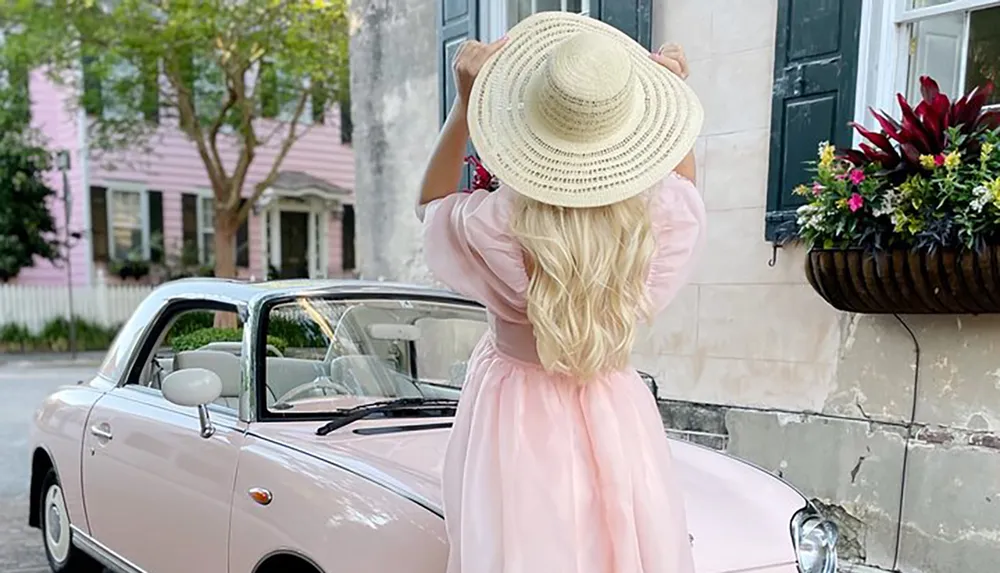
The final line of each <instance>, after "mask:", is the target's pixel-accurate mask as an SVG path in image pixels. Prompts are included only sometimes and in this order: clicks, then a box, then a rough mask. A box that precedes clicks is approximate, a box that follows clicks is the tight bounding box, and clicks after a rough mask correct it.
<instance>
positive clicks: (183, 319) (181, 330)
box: [167, 310, 215, 345]
mask: <svg viewBox="0 0 1000 573" xmlns="http://www.w3.org/2000/svg"><path fill="white" fill-rule="evenodd" d="M213 324H215V314H214V313H211V312H208V311H201V310H194V311H191V312H185V313H183V314H181V315H180V316H178V317H177V320H175V321H174V324H173V325H171V327H170V332H169V333H167V344H171V345H172V344H173V341H174V339H175V338H177V337H178V336H185V335H188V334H191V333H192V332H196V331H198V330H203V329H205V328H212V325H213Z"/></svg>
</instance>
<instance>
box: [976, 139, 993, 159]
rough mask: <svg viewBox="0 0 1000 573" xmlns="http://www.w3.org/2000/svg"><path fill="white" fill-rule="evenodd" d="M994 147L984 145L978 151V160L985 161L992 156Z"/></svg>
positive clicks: (987, 144)
mask: <svg viewBox="0 0 1000 573" xmlns="http://www.w3.org/2000/svg"><path fill="white" fill-rule="evenodd" d="M994 149H995V147H994V146H993V144H992V143H984V144H983V147H982V149H980V150H979V160H980V161H986V160H987V159H989V157H990V155H992V154H993V150H994Z"/></svg>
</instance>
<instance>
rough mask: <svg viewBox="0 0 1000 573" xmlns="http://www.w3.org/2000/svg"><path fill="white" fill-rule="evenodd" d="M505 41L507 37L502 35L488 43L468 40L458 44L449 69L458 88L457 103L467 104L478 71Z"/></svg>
mask: <svg viewBox="0 0 1000 573" xmlns="http://www.w3.org/2000/svg"><path fill="white" fill-rule="evenodd" d="M506 43H507V37H506V36H504V37H503V38H500V39H499V40H497V41H496V42H492V43H490V44H484V43H482V42H477V41H475V40H469V41H467V42H463V43H462V45H461V46H459V48H458V52H457V53H456V54H455V59H454V60H453V61H452V63H451V69H452V70H453V71H454V74H455V87H456V88H457V89H458V100H459V103H461V104H463V105H468V103H469V95H470V94H471V93H472V84H474V83H475V82H476V76H478V75H479V71H480V70H482V69H483V66H484V65H486V62H487V61H488V60H489V59H490V56H492V55H493V54H495V53H496V52H497V50H499V49H500V48H502V47H503V45H504V44H506Z"/></svg>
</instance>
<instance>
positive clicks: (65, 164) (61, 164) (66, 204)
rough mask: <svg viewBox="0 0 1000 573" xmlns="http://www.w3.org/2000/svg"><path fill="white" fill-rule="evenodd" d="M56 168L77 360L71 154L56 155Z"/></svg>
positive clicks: (72, 349)
mask: <svg viewBox="0 0 1000 573" xmlns="http://www.w3.org/2000/svg"><path fill="white" fill-rule="evenodd" d="M56 168H57V169H58V170H59V171H60V172H61V173H62V184H63V212H64V223H65V228H64V229H63V231H64V234H65V237H66V241H65V247H64V248H65V249H66V293H67V296H68V299H69V300H68V302H69V351H70V353H71V355H72V357H73V358H74V359H75V358H76V321H75V320H74V319H73V314H74V313H73V261H72V258H73V257H72V253H71V252H70V239H71V235H70V230H69V222H70V216H71V215H72V210H73V199H72V197H71V196H70V193H69V169H70V158H69V152H68V151H65V150H62V151H59V152H58V153H56Z"/></svg>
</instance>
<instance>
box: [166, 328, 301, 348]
mask: <svg viewBox="0 0 1000 573" xmlns="http://www.w3.org/2000/svg"><path fill="white" fill-rule="evenodd" d="M242 340H243V331H242V330H240V329H238V328H202V329H200V330H196V331H194V332H191V333H189V334H185V335H183V336H177V337H174V339H173V341H172V342H171V344H170V345H171V346H172V347H173V349H174V352H184V351H187V350H197V349H199V348H201V347H202V346H205V345H206V344H211V343H212V342H240V341H242ZM267 343H268V344H270V345H272V346H274V347H275V348H277V349H278V350H279V351H280V352H282V353H284V352H285V349H286V348H287V347H288V344H287V343H286V342H285V340H283V339H281V338H279V337H277V336H268V337H267Z"/></svg>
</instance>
